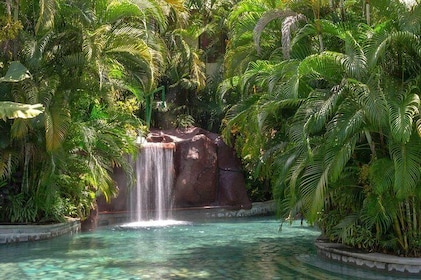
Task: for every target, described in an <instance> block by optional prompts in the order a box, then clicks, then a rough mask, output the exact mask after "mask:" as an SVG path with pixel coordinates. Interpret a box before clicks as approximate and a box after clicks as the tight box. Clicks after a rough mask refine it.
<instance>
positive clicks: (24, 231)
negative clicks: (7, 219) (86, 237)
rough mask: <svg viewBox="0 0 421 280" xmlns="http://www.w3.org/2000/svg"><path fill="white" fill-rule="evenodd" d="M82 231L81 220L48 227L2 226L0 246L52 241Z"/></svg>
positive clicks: (0, 229)
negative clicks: (51, 239)
mask: <svg viewBox="0 0 421 280" xmlns="http://www.w3.org/2000/svg"><path fill="white" fill-rule="evenodd" d="M80 230H81V225H80V221H79V220H76V219H75V220H68V221H67V222H64V223H59V224H46V225H0V244H5V243H16V242H27V241H37V240H44V239H50V238H54V237H57V236H61V235H64V234H74V233H78V232H80Z"/></svg>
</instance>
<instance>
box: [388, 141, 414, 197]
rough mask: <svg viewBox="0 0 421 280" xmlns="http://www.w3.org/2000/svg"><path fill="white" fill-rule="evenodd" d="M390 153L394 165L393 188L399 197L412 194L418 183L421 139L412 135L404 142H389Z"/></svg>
mask: <svg viewBox="0 0 421 280" xmlns="http://www.w3.org/2000/svg"><path fill="white" fill-rule="evenodd" d="M389 149H390V154H391V157H392V159H393V162H394V165H395V182H394V185H393V187H394V190H395V192H396V196H397V198H399V199H405V198H407V197H409V196H412V195H414V193H415V190H416V188H417V186H419V183H420V176H421V174H420V165H421V157H420V156H419V151H420V149H421V139H420V138H419V137H418V135H415V136H412V137H411V139H410V141H409V142H408V143H406V144H403V143H397V142H393V141H392V143H390V148H389Z"/></svg>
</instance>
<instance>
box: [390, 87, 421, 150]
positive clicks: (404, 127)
mask: <svg viewBox="0 0 421 280" xmlns="http://www.w3.org/2000/svg"><path fill="white" fill-rule="evenodd" d="M389 106H390V107H389V109H390V118H389V119H390V131H391V133H392V137H393V138H394V140H395V141H396V142H399V143H404V144H405V143H407V142H408V141H409V139H410V138H411V135H412V132H413V122H414V118H415V116H417V115H418V114H419V107H420V98H419V96H418V95H417V94H415V93H413V94H400V95H399V96H398V100H395V101H392V102H390V104H389Z"/></svg>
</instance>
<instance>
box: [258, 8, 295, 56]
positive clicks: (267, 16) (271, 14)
mask: <svg viewBox="0 0 421 280" xmlns="http://www.w3.org/2000/svg"><path fill="white" fill-rule="evenodd" d="M293 17H295V21H294V18H293ZM279 18H281V19H285V18H288V21H289V22H287V23H286V24H285V27H283V28H282V31H283V32H282V33H283V34H282V35H284V33H285V36H288V35H289V31H290V27H291V26H292V25H293V24H295V22H296V21H297V20H298V16H297V14H296V13H295V12H293V11H290V10H269V11H267V12H265V13H264V14H263V15H262V17H261V18H260V19H259V21H258V22H257V24H256V26H255V27H254V29H253V39H254V45H255V47H256V49H257V53H258V54H260V52H261V48H260V37H261V35H262V32H263V30H264V29H265V27H266V25H267V24H268V23H269V22H271V21H273V20H275V19H279ZM284 29H285V32H284Z"/></svg>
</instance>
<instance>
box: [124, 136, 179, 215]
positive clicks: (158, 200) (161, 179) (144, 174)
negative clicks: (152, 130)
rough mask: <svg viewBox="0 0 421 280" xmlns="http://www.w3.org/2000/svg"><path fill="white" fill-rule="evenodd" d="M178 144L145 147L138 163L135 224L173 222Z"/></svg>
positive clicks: (133, 197) (132, 204) (133, 209)
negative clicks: (175, 153) (168, 220)
mask: <svg viewBox="0 0 421 280" xmlns="http://www.w3.org/2000/svg"><path fill="white" fill-rule="evenodd" d="M174 147H175V145H174V143H145V144H142V148H141V151H140V153H139V155H138V157H137V159H136V166H135V168H136V187H135V188H134V189H133V190H132V194H131V199H130V207H131V213H132V217H131V220H132V221H136V222H140V221H150V220H154V221H163V220H167V219H170V218H171V208H172V197H171V189H172V186H173V178H174V175H173V173H174V163H173V151H174Z"/></svg>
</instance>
